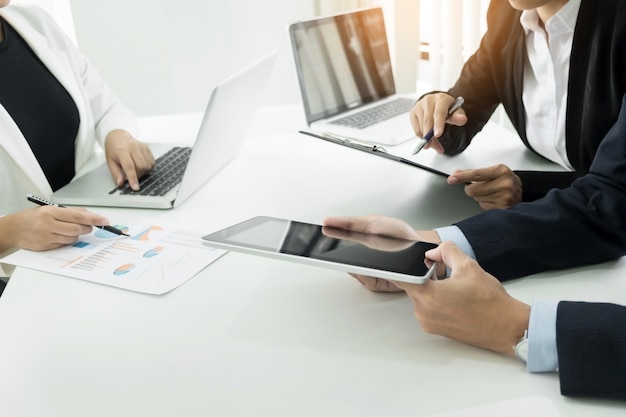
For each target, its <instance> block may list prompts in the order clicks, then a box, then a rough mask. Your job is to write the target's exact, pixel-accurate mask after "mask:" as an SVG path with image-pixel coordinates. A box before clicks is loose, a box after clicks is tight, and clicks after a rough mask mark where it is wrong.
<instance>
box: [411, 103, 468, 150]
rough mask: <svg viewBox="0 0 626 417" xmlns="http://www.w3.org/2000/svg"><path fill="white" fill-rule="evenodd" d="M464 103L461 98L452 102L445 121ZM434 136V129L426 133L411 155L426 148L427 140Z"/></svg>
mask: <svg viewBox="0 0 626 417" xmlns="http://www.w3.org/2000/svg"><path fill="white" fill-rule="evenodd" d="M464 102H465V100H464V99H463V97H460V96H459V97H457V98H456V100H454V103H452V106H450V108H449V109H448V115H447V116H446V120H448V118H450V116H452V114H453V113H454V112H455V111H457V110H458V109H460V108H461V106H462V105H463V103H464ZM434 135H435V129H434V128H432V129H430V130H429V131H428V133H426V136H424V138H422V139H420V141H419V143H418V144H417V146H416V147H415V149H413V155H415V154H417V153H418V152H419V151H421V150H422V148H423V147H424V146H426V144H427V143H428V141H429V140H431V139H432V138H433V136H434Z"/></svg>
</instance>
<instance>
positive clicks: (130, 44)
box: [70, 0, 315, 116]
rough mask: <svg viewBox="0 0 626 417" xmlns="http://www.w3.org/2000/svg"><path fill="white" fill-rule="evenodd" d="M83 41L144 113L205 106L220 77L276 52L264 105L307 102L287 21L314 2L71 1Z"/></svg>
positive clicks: (307, 13) (124, 96)
mask: <svg viewBox="0 0 626 417" xmlns="http://www.w3.org/2000/svg"><path fill="white" fill-rule="evenodd" d="M70 3H71V10H72V14H73V18H74V26H75V29H76V35H77V42H78V46H79V47H80V49H81V50H82V51H83V53H84V54H85V55H86V56H87V57H88V58H89V60H90V61H91V62H92V63H93V64H94V65H95V67H96V68H97V69H98V70H99V71H100V73H101V75H102V76H103V78H104V79H105V80H106V81H107V82H108V83H109V84H110V85H111V87H112V88H113V90H114V91H115V92H116V93H117V94H118V95H119V96H120V97H121V99H122V100H123V101H124V102H125V103H126V104H127V105H128V106H129V107H130V108H131V109H132V110H133V111H135V112H136V113H137V114H139V115H142V116H143V115H154V114H168V113H183V112H195V111H202V110H203V109H204V106H205V104H206V101H207V99H208V96H209V93H210V90H211V88H212V87H213V86H214V85H215V84H216V83H218V82H219V81H220V80H221V79H223V78H224V77H226V76H227V75H228V74H230V73H232V72H234V71H235V70H237V69H239V68H240V67H243V66H244V65H246V64H247V63H249V62H252V61H253V60H255V59H256V58H258V57H260V56H262V55H264V54H265V53H266V52H269V51H271V50H272V49H278V50H279V57H278V61H277V63H276V68H275V71H274V74H273V75H272V78H271V79H270V81H269V85H268V87H269V91H271V94H269V95H268V96H267V99H266V103H264V104H285V103H297V102H299V100H300V96H299V91H298V87H297V80H296V75H295V72H294V69H293V60H292V57H291V53H290V45H289V37H288V33H287V24H288V23H289V22H291V21H294V20H298V19H304V18H309V17H311V16H313V14H314V9H315V5H314V0H268V1H260V0H178V1H166V0H107V1H97V0H70Z"/></svg>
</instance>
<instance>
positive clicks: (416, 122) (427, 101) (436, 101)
mask: <svg viewBox="0 0 626 417" xmlns="http://www.w3.org/2000/svg"><path fill="white" fill-rule="evenodd" d="M438 96H440V95H439V94H432V95H428V96H426V97H424V98H423V99H422V100H420V101H419V102H418V104H417V105H416V106H415V107H414V108H413V110H411V123H412V124H413V128H414V129H415V132H416V134H417V135H418V136H421V133H422V132H423V130H422V124H423V123H430V122H431V121H432V123H433V127H432V128H431V129H430V130H429V131H428V132H427V133H426V134H425V135H424V137H423V138H422V139H420V141H419V143H418V144H417V146H416V147H415V149H414V150H413V155H415V154H417V153H418V152H419V151H421V150H422V149H423V148H424V146H426V144H428V142H430V141H431V140H432V139H433V138H438V137H439V136H441V133H443V125H444V124H445V122H446V121H447V120H448V119H450V117H451V116H452V115H453V114H454V113H455V112H456V111H457V110H459V109H460V108H461V107H462V106H463V103H464V100H463V97H457V98H456V99H455V100H454V102H453V103H452V105H451V106H450V107H448V110H447V112H446V113H445V118H444V119H443V120H441V117H440V114H439V113H441V111H439V112H438V108H440V107H441V102H442V100H441V99H440V98H438ZM444 96H445V97H446V98H449V97H450V96H449V95H448V94H444ZM446 101H448V99H447V100H446ZM448 102H449V101H448ZM463 117H465V115H464V114H463ZM431 119H432V120H431ZM427 120H428V122H427ZM466 120H467V119H465V120H462V123H460V124H465V121H466Z"/></svg>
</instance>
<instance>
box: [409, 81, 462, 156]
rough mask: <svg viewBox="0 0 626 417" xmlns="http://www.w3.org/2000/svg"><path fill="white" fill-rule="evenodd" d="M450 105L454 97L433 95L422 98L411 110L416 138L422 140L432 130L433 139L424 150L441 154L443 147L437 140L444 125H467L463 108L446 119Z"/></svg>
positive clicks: (440, 94) (439, 94)
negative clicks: (431, 150)
mask: <svg viewBox="0 0 626 417" xmlns="http://www.w3.org/2000/svg"><path fill="white" fill-rule="evenodd" d="M452 103H454V97H452V96H451V95H450V94H446V93H433V94H427V95H425V96H424V97H422V98H421V99H420V100H419V101H418V102H417V103H415V106H413V108H412V109H411V113H410V118H411V125H412V126H413V130H414V131H415V134H416V135H417V136H418V137H420V138H423V137H424V136H425V135H426V133H428V131H429V130H430V129H431V128H432V129H433V133H434V135H433V138H432V139H431V140H430V141H428V143H427V144H426V145H425V146H424V149H428V148H433V149H434V150H435V151H437V152H438V153H443V152H444V149H443V145H441V143H440V142H439V140H438V138H439V137H440V136H441V135H442V134H443V130H444V128H445V125H446V123H448V124H451V125H456V126H463V125H464V124H465V123H467V116H466V115H465V111H463V108H460V109H458V110H457V111H455V112H454V113H453V114H452V115H451V116H450V117H449V118H448V109H449V108H450V106H451V105H452ZM446 118H447V121H446Z"/></svg>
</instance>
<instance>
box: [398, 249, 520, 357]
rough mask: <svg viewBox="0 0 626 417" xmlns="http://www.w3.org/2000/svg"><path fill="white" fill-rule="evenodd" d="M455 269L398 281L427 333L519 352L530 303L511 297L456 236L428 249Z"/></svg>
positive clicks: (432, 256)
mask: <svg viewBox="0 0 626 417" xmlns="http://www.w3.org/2000/svg"><path fill="white" fill-rule="evenodd" d="M426 257H427V258H428V259H429V260H431V261H433V262H439V263H444V264H445V265H447V266H448V267H449V268H450V269H451V270H452V273H451V275H450V277H448V278H447V279H443V280H439V281H432V280H429V281H427V282H426V283H424V284H408V283H403V282H394V285H395V286H396V287H397V288H399V289H403V290H404V291H406V293H407V294H408V295H409V297H410V299H411V301H412V302H413V310H414V312H415V317H416V318H417V319H418V320H419V322H420V324H421V326H422V329H424V331H425V332H427V333H432V334H437V335H441V336H445V337H448V338H450V339H454V340H458V341H460V342H463V343H467V344H470V345H474V346H478V347H481V348H485V349H489V350H493V351H496V352H501V353H504V354H507V355H510V356H514V352H513V346H515V344H516V343H517V342H518V341H519V339H520V338H521V337H522V336H523V335H524V331H525V330H526V329H528V320H529V317H530V306H528V305H527V304H524V303H522V302H521V301H518V300H516V299H514V298H513V297H511V296H510V295H509V294H508V293H507V292H506V291H505V289H504V287H503V286H502V284H501V283H500V282H499V281H498V280H497V279H496V278H494V277H493V276H492V275H489V274H488V273H487V272H485V271H484V270H483V269H482V268H481V267H480V266H479V265H478V263H477V262H476V261H474V260H473V259H472V258H470V257H468V256H467V255H466V254H465V253H463V251H461V249H459V248H458V247H457V246H456V245H455V244H453V243H452V242H444V243H442V244H440V245H439V246H438V247H437V248H435V249H431V250H430V251H428V252H426Z"/></svg>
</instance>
